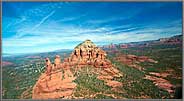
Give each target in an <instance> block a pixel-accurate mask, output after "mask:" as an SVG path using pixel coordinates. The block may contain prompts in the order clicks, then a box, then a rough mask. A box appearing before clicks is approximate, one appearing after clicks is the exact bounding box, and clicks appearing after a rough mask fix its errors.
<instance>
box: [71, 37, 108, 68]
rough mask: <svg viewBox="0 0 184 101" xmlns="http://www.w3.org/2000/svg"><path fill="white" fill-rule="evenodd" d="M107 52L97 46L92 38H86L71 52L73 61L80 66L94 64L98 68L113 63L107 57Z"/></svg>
mask: <svg viewBox="0 0 184 101" xmlns="http://www.w3.org/2000/svg"><path fill="white" fill-rule="evenodd" d="M106 56H107V54H106V52H105V51H103V50H102V49H100V48H99V47H97V46H96V45H95V44H94V43H93V42H91V41H90V40H86V41H84V42H83V43H81V44H80V45H78V46H77V47H75V49H74V51H73V52H72V54H71V58H72V59H71V61H70V62H72V63H77V65H78V67H83V66H84V65H93V66H94V67H96V68H100V67H102V68H109V67H112V64H111V62H110V61H109V60H107V59H106Z"/></svg>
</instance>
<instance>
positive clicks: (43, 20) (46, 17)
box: [32, 11, 55, 30]
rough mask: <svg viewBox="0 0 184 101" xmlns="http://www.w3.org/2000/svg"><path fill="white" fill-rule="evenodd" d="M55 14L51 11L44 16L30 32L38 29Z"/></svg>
mask: <svg viewBox="0 0 184 101" xmlns="http://www.w3.org/2000/svg"><path fill="white" fill-rule="evenodd" d="M54 13H55V11H52V12H51V13H50V14H49V15H47V16H45V17H44V18H43V19H42V20H41V21H40V22H39V23H38V24H37V25H35V26H34V27H33V29H32V30H35V29H36V28H38V27H39V26H40V25H41V24H42V23H44V22H45V21H46V20H47V19H48V18H49V17H50V16H52V15H53V14H54Z"/></svg>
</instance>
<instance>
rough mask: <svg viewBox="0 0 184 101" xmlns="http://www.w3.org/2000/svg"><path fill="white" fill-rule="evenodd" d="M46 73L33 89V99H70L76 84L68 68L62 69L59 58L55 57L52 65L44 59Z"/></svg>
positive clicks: (47, 59)
mask: <svg viewBox="0 0 184 101" xmlns="http://www.w3.org/2000/svg"><path fill="white" fill-rule="evenodd" d="M45 61H46V62H45V63H46V64H45V65H46V71H45V73H43V74H41V76H40V77H39V79H38V81H37V83H36V84H35V86H34V87H33V92H32V93H33V94H32V98H33V99H55V98H66V97H70V96H71V95H72V93H73V90H74V88H75V87H76V84H75V83H74V82H73V80H75V77H74V76H73V73H72V72H71V70H70V68H64V67H63V65H62V64H61V63H60V62H61V61H60V57H59V56H58V55H56V58H55V62H54V64H51V62H50V60H49V58H46V59H45Z"/></svg>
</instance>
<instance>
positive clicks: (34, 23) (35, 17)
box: [2, 2, 182, 54]
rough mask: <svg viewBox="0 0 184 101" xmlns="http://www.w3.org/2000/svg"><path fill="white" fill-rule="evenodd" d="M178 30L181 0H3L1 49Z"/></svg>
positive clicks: (142, 37)
mask: <svg viewBox="0 0 184 101" xmlns="http://www.w3.org/2000/svg"><path fill="white" fill-rule="evenodd" d="M180 34H182V3H181V2H134V3H133V2H3V3H2V50H3V53H11V54H16V53H35V52H47V51H54V50H58V49H72V48H74V47H75V46H76V45H77V44H79V43H80V42H82V41H84V40H86V39H90V40H92V41H93V42H94V43H96V44H97V45H105V44H110V43H127V42H135V41H146V40H154V39H158V38H163V37H170V36H174V35H180Z"/></svg>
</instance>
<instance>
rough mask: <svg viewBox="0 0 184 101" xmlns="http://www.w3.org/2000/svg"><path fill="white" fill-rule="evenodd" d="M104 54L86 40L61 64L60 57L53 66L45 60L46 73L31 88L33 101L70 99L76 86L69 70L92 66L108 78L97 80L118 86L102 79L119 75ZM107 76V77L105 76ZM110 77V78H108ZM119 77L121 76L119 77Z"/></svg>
mask: <svg viewBox="0 0 184 101" xmlns="http://www.w3.org/2000/svg"><path fill="white" fill-rule="evenodd" d="M106 56H107V54H106V52H105V51H103V50H102V49H100V48H98V47H97V46H96V45H95V44H93V43H92V42H91V41H90V40H86V41H84V42H83V43H81V44H80V45H78V46H77V47H75V49H74V51H73V52H72V53H71V55H70V57H68V58H65V59H64V61H63V62H61V59H60V56H59V55H56V57H55V60H54V64H51V62H50V60H49V58H46V59H45V60H46V63H45V65H46V71H45V73H43V74H42V75H41V76H40V78H39V79H38V81H37V83H36V84H35V86H34V88H33V95H32V98H33V99H53V98H62V97H65V98H66V97H70V96H71V95H72V93H73V90H74V89H75V87H76V84H75V83H73V80H75V77H74V76H73V73H72V72H71V71H70V68H75V67H78V68H79V67H85V66H89V65H91V66H94V67H96V68H104V70H103V71H104V73H107V74H109V76H108V77H105V76H102V75H101V77H99V79H102V80H105V82H106V84H107V85H109V86H113V87H114V86H120V85H121V83H119V82H117V81H111V80H106V79H103V78H113V77H115V76H118V77H119V75H120V73H119V71H118V70H117V69H115V68H113V65H112V63H111V61H109V60H108V59H106ZM106 76H107V75H106ZM110 76H111V77H110ZM120 76H121V75H120Z"/></svg>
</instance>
